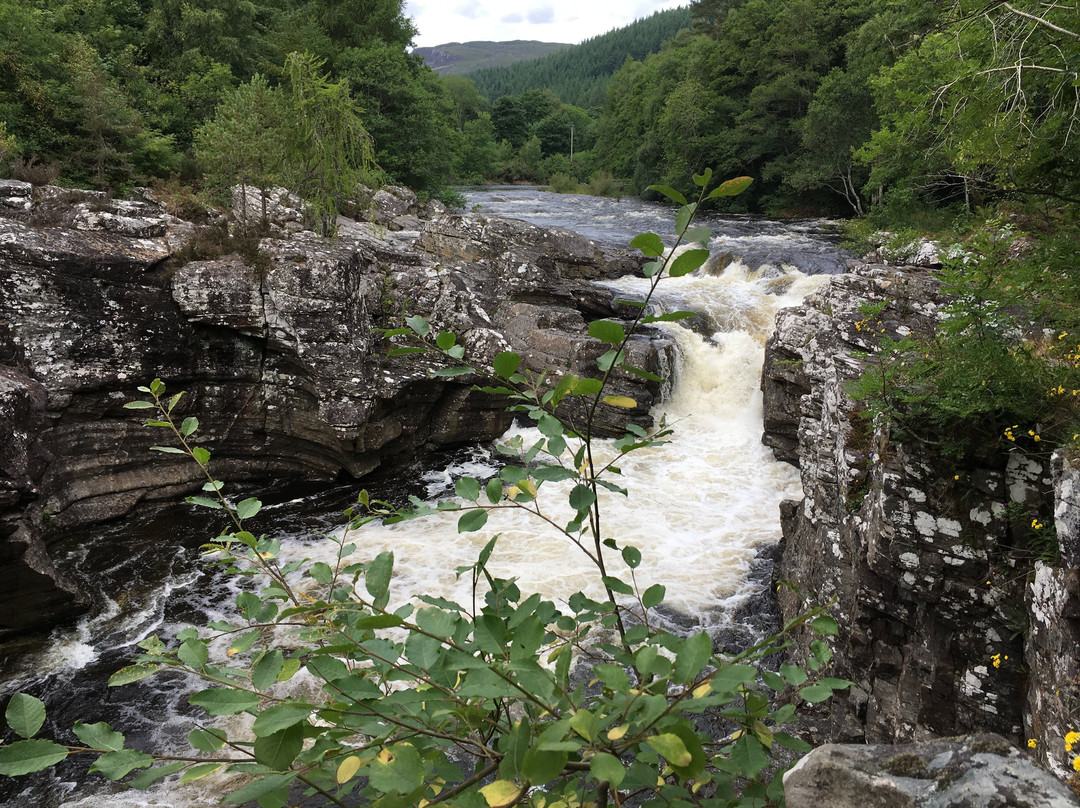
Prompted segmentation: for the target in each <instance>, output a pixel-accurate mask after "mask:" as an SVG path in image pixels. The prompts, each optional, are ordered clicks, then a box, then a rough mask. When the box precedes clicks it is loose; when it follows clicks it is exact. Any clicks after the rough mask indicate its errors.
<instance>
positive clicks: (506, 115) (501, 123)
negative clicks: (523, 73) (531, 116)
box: [491, 95, 529, 149]
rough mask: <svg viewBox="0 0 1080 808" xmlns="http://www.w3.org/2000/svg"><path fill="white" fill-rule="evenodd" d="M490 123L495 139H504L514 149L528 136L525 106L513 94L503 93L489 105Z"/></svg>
mask: <svg viewBox="0 0 1080 808" xmlns="http://www.w3.org/2000/svg"><path fill="white" fill-rule="evenodd" d="M491 123H492V125H493V126H494V127H495V139H496V140H505V141H507V142H508V143H509V144H510V145H511V146H513V147H514V148H515V149H517V148H520V147H521V145H522V144H523V143H524V142H525V141H526V139H527V138H528V137H529V124H528V120H527V119H526V117H525V106H524V104H522V103H521V100H520V99H519V98H517V97H515V96H510V95H504V96H503V97H502V98H497V99H496V100H495V103H494V104H492V105H491Z"/></svg>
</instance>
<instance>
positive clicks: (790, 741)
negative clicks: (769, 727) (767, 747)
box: [773, 732, 814, 754]
mask: <svg viewBox="0 0 1080 808" xmlns="http://www.w3.org/2000/svg"><path fill="white" fill-rule="evenodd" d="M773 741H775V742H776V743H778V744H779V745H780V746H782V747H784V748H785V749H790V750H791V751H792V752H799V753H802V754H805V753H806V752H809V751H810V750H811V749H813V748H814V747H813V746H811V745H810V744H808V743H807V742H806V741H804V740H803V739H802V738H796V737H795V736H793V735H789V734H788V733H786V732H774V733H773Z"/></svg>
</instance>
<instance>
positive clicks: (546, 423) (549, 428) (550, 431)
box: [536, 412, 563, 438]
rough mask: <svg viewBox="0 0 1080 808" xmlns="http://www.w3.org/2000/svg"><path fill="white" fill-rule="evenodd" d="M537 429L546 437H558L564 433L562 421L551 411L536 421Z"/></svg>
mask: <svg viewBox="0 0 1080 808" xmlns="http://www.w3.org/2000/svg"><path fill="white" fill-rule="evenodd" d="M536 427H537V429H539V430H540V434H541V435H543V436H544V437H545V438H557V437H559V436H560V435H562V433H563V425H562V421H560V420H559V419H558V418H556V417H555V416H554V415H551V414H550V413H546V412H545V413H544V414H543V415H541V416H540V420H539V421H537V422H536Z"/></svg>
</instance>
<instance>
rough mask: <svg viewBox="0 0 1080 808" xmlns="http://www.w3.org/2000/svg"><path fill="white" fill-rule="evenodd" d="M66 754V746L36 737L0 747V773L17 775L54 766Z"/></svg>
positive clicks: (10, 775) (11, 775) (9, 775)
mask: <svg viewBox="0 0 1080 808" xmlns="http://www.w3.org/2000/svg"><path fill="white" fill-rule="evenodd" d="M67 756H68V750H67V748H66V747H63V746H60V744H57V743H53V742H52V741H46V740H43V739H40V738H39V739H36V740H32V741H16V742H15V743H13V744H10V745H8V746H4V747H0V774H3V775H7V776H8V777H18V776H19V775H22V774H30V773H31V772H39V771H41V770H42V769H47V768H49V767H50V766H54V765H56V764H57V763H59V762H60V761H61V760H63V759H64V758H66V757H67Z"/></svg>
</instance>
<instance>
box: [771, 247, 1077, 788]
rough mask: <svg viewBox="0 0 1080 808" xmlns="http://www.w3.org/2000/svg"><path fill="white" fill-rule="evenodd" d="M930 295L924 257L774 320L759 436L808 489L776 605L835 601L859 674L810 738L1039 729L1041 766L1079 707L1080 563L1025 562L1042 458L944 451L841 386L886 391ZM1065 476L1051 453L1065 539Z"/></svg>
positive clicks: (1045, 479)
mask: <svg viewBox="0 0 1080 808" xmlns="http://www.w3.org/2000/svg"><path fill="white" fill-rule="evenodd" d="M941 303H942V301H941V298H940V296H939V292H938V289H937V283H936V281H935V280H934V278H933V277H932V276H931V275H930V274H928V273H927V272H926V271H925V270H920V269H915V268H889V267H884V266H875V265H864V266H860V267H858V268H857V269H856V270H855V271H854V272H852V273H850V274H847V275H843V276H838V277H836V278H833V279H831V281H830V283H829V284H828V285H826V286H825V287H823V288H822V289H821V290H820V291H819V292H818V293H817V294H816V295H814V296H812V297H811V298H808V299H807V301H806V302H805V303H804V305H802V306H801V307H797V308H794V309H789V310H785V311H783V312H781V313H780V315H779V316H778V319H777V329H776V332H775V334H774V336H773V338H772V339H771V340H770V342H769V344H768V346H767V351H766V364H765V369H764V374H763V381H762V387H763V390H764V394H765V420H766V434H765V438H764V440H765V442H766V443H767V444H769V445H771V446H773V447H774V450H775V451H776V453H777V455H778V456H780V457H783V458H784V459H788V460H791V461H795V462H797V463H798V464H799V466H800V469H801V475H802V487H803V492H804V494H805V498H804V499H803V500H802V501H800V502H788V503H786V504H785V506H784V507H783V509H782V523H783V536H784V542H785V547H784V554H783V561H782V564H781V568H780V570H779V572H778V578H780V579H784V580H787V581H790V582H792V583H793V584H794V585H795V586H796V587H797V591H796V590H787V589H785V590H784V591H782V593H781V595H780V602H781V606H782V609H783V611H784V617H785V619H788V618H790V617H792V616H794V615H795V614H797V613H799V612H800V611H802V610H803V609H804V608H806V607H807V606H809V605H812V604H814V605H816V604H819V603H828V602H829V601H830V600H833V599H835V606H834V609H833V613H834V615H835V616H836V618H837V620H838V621H839V624H840V635H839V636H838V637H836V638H834V639H833V640H831V641H830V645H831V646H832V648H833V651H834V654H835V657H834V662H833V667H832V669H831V670H832V672H833V675H837V676H841V677H844V678H848V679H851V680H852V681H853V682H854V683H855V685H854V686H853V687H852V688H851V689H850V690H849V691H848V693H847V694H846V695H845V696H844V697H840V698H836V699H834V700H833V701H832V702H830V704H829V708H828V714H823V715H822V716H821V723H820V724H819V730H820V734H819V737H818V740H844V741H868V742H911V741H918V740H923V739H928V738H935V737H939V736H948V735H957V734H961V733H966V732H982V731H995V732H999V733H1001V734H1002V735H1004V736H1005V737H1007V738H1009V739H1011V740H1012V741H1013V742H1014V743H1023V742H1025V741H1026V739H1027V738H1035V739H1036V742H1037V751H1036V753H1035V754H1036V755H1037V756H1039V757H1040V759H1041V760H1042V761H1044V762H1047V761H1048V757H1047V756H1048V755H1051V752H1050V749H1051V748H1052V749H1053V750H1055V751H1054V752H1053V755H1056V757H1057V760H1056V761H1054V760H1050V761H1049V762H1051V763H1052V764H1053V768H1054V770H1055V771H1056V772H1057V773H1058V774H1061V775H1065V774H1067V773H1068V772H1067V771H1066V770H1065V768H1064V766H1063V763H1064V756H1065V751H1064V745H1063V740H1062V739H1063V735H1064V730H1065V729H1066V728H1067V727H1069V726H1072V727H1074V728H1075V726H1076V724H1077V722H1078V721H1080V708H1078V706H1077V705H1078V704H1080V700H1078V699H1077V698H1076V695H1075V693H1076V690H1075V687H1076V685H1075V684H1070V682H1072V683H1075V681H1076V679H1075V676H1076V673H1077V669H1076V665H1077V663H1076V660H1077V658H1078V653H1077V649H1078V646H1077V636H1078V634H1077V628H1078V624H1077V621H1076V612H1077V604H1076V599H1075V598H1076V594H1075V593H1076V588H1077V587H1076V563H1077V559H1076V558H1075V557H1074V555H1070V554H1071V553H1074V552H1075V551H1074V550H1068V549H1066V550H1065V551H1064V552H1063V563H1062V564H1061V565H1058V566H1055V567H1048V566H1046V565H1043V564H1038V563H1035V564H1033V563H1032V560H1033V557H1034V556H1035V555H1036V554H1037V551H1038V547H1037V545H1036V544H1035V542H1036V540H1037V536H1036V535H1035V534H1034V530H1033V528H1031V527H1029V525H1030V523H1031V522H1032V514H1033V513H1034V514H1036V515H1039V514H1041V515H1043V516H1046V515H1047V514H1048V513H1049V511H1050V509H1051V508H1052V507H1053V506H1052V502H1051V499H1052V491H1053V488H1054V479H1053V475H1052V473H1051V469H1050V467H1049V464H1047V463H1045V462H1044V461H1041V460H1040V459H1039V458H1038V457H1036V456H1034V455H1027V454H1024V453H1022V452H1012V453H1002V454H1001V455H997V454H993V453H990V452H987V453H986V454H985V455H984V456H974V457H973V456H965V457H963V458H951V459H950V458H948V457H946V456H945V455H944V454H943V452H942V451H941V446H940V444H941V441H942V440H947V439H948V436H939V435H919V434H916V433H914V432H912V431H904V430H897V429H888V428H887V426H886V424H885V423H884V421H883V420H882V417H879V418H878V419H877V420H876V421H875V420H869V419H868V418H866V417H865V415H864V414H862V413H860V407H859V405H858V404H857V403H856V402H855V401H853V399H852V395H851V384H852V383H853V382H854V380H855V379H857V378H858V377H859V376H860V374H862V372H863V371H864V370H867V369H869V371H870V373H869V375H868V376H867V377H866V379H865V380H864V382H863V384H866V383H869V384H871V385H874V384H877V385H879V386H880V385H885V387H884V388H882V390H881V391H880V392H883V393H884V395H885V396H886V397H887V396H888V395H889V390H888V388H887V385H888V383H889V382H888V362H889V361H890V360H889V359H888V358H887V357H881V356H880V355H878V356H875V354H876V352H877V351H878V349H879V347H880V345H881V340H882V339H884V338H885V337H888V338H891V339H898V338H901V337H903V336H906V335H908V334H911V333H912V332H916V331H924V332H926V331H928V330H929V329H931V328H932V327H933V324H934V322H935V321H936V319H937V316H938V310H939V307H940V305H941ZM1075 475H1076V472H1075V470H1074V466H1073V464H1072V462H1071V461H1068V460H1066V459H1064V458H1061V459H1059V460H1058V461H1057V467H1056V476H1057V480H1058V483H1057V489H1058V494H1059V504H1058V509H1059V516H1058V524H1059V536H1061V537H1062V546H1063V548H1068V547H1072V546H1074V545H1072V544H1070V542H1075V539H1070V538H1069V535H1070V534H1069V533H1068V532H1067V529H1066V530H1065V532H1064V533H1063V532H1062V528H1061V525H1062V524H1073V525H1075V524H1077V523H1078V517H1080V511H1073V510H1072V508H1073V507H1074V506H1073V505H1072V504H1064V503H1067V502H1069V503H1071V501H1072V500H1074V499H1076V493H1075V492H1076V491H1077V490H1080V488H1077V487H1076V486H1077V477H1076V476H1075ZM1064 511H1068V512H1069V513H1064ZM1070 514H1073V515H1071V516H1070ZM1070 520H1071V521H1070ZM1035 521H1038V520H1035ZM1025 598H1026V599H1027V608H1025V606H1024V604H1025ZM1029 625H1030V626H1031V629H1030V630H1028V626H1029ZM1025 636H1026V649H1025ZM807 643H808V639H802V640H800V644H799V647H798V650H797V652H796V655H797V656H800V657H801V658H805V656H806V654H808V653H809V648H808V644H807ZM1073 754H1076V753H1075V752H1074V753H1073Z"/></svg>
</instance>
